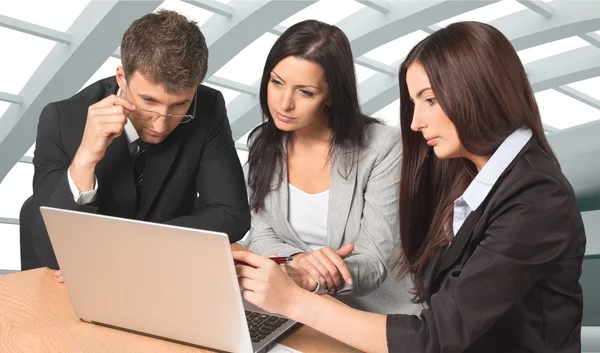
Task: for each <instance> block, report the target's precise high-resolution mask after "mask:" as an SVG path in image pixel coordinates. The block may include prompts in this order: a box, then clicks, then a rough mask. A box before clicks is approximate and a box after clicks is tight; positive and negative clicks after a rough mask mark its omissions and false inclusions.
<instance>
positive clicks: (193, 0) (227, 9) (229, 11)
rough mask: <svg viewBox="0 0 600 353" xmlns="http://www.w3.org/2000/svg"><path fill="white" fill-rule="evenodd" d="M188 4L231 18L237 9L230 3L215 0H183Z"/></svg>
mask: <svg viewBox="0 0 600 353" xmlns="http://www.w3.org/2000/svg"><path fill="white" fill-rule="evenodd" d="M182 1H183V2H187V3H188V4H191V5H194V6H197V7H199V8H201V9H204V10H207V11H210V12H213V13H216V14H217V15H220V16H223V17H227V18H231V17H233V15H234V14H235V9H234V8H233V7H231V6H229V5H228V4H223V3H220V2H218V1H215V0H202V1H199V0H182Z"/></svg>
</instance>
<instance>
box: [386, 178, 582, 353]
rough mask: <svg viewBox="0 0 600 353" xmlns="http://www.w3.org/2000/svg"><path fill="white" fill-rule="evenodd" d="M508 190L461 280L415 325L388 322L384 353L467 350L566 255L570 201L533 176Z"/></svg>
mask: <svg viewBox="0 0 600 353" xmlns="http://www.w3.org/2000/svg"><path fill="white" fill-rule="evenodd" d="M511 183H512V184H513V185H511V186H509V188H508V189H506V190H505V191H502V192H503V193H504V195H503V198H502V201H500V200H499V202H498V203H497V204H496V206H494V207H495V209H494V211H493V213H491V214H492V217H491V218H490V219H489V226H488V228H487V230H486V232H485V235H484V237H483V240H482V241H481V242H480V243H479V244H478V245H477V247H476V248H475V250H474V252H473V254H472V255H471V257H470V258H469V259H468V260H467V262H466V263H465V265H464V266H463V268H462V271H460V273H455V272H451V273H449V274H448V275H447V276H446V277H445V278H444V280H443V283H442V288H441V289H440V290H439V291H438V292H437V293H435V294H433V295H432V296H431V298H430V299H431V300H430V307H429V309H425V310H423V312H422V314H421V319H419V318H417V317H416V316H407V315H388V316H387V329H386V335H387V344H388V349H389V351H390V352H427V353H429V352H431V353H433V352H442V353H443V352H462V351H465V350H466V349H467V348H468V347H469V346H471V345H472V344H473V343H474V342H476V341H477V340H478V339H479V338H480V337H481V336H482V335H483V334H485V333H486V332H487V331H488V330H489V329H490V328H491V327H492V326H494V324H495V323H496V322H497V321H498V320H499V319H500V318H501V317H502V316H503V315H504V314H505V313H506V312H507V311H508V310H510V309H511V307H513V306H514V305H515V303H517V302H518V301H519V300H521V299H522V298H523V297H524V296H525V294H526V293H528V292H529V291H530V290H531V289H532V288H533V287H534V286H535V285H536V284H537V283H538V281H539V280H540V279H541V278H542V277H544V276H546V275H547V273H548V272H549V270H550V268H551V266H552V265H553V263H555V262H556V261H557V260H558V259H559V258H560V257H561V255H562V254H563V253H564V252H565V251H566V249H567V247H568V246H569V244H570V242H571V240H572V238H573V232H572V227H573V223H572V219H571V216H570V212H571V209H572V207H573V206H574V205H573V203H574V202H573V201H572V199H573V197H572V196H571V197H569V195H568V193H567V192H566V191H565V190H564V188H563V187H561V185H560V184H559V183H558V182H557V181H556V180H554V179H552V177H550V176H547V175H543V174H541V173H537V172H529V173H527V174H525V175H524V176H523V177H522V178H520V179H518V180H515V181H514V182H511ZM498 192H501V191H498ZM574 241H577V240H574Z"/></svg>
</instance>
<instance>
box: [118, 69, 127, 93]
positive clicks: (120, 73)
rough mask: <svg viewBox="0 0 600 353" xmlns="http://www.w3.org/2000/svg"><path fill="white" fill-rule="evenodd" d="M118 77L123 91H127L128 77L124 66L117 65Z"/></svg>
mask: <svg viewBox="0 0 600 353" xmlns="http://www.w3.org/2000/svg"><path fill="white" fill-rule="evenodd" d="M116 77H117V84H118V85H119V88H120V89H121V91H125V90H126V89H127V79H126V78H125V70H124V69H123V66H121V65H119V66H117V73H116Z"/></svg>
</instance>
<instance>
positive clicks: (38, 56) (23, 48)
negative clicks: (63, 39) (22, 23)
mask: <svg viewBox="0 0 600 353" xmlns="http://www.w3.org/2000/svg"><path fill="white" fill-rule="evenodd" d="M11 3H12V1H11ZM55 45H57V44H56V42H53V41H51V40H47V39H43V38H39V37H36V36H32V35H29V34H25V33H22V32H18V31H13V30H11V29H7V28H4V27H0V47H2V48H4V49H5V50H6V51H8V52H12V53H10V54H9V53H7V52H4V53H3V54H2V55H0V77H1V78H2V79H0V91H1V92H6V93H12V94H19V92H21V89H23V87H24V86H25V84H26V83H27V81H28V80H29V78H31V75H33V73H34V72H35V70H37V68H38V66H39V65H40V64H41V63H42V61H43V60H44V58H45V57H46V55H48V53H49V52H50V50H52V48H53V47H54V46H55ZM58 45H64V44H58ZM17 48H18V50H17Z"/></svg>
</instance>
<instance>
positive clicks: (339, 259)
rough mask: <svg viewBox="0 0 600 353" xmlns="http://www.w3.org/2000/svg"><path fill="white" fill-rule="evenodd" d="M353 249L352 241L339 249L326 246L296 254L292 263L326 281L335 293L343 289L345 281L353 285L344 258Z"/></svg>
mask: <svg viewBox="0 0 600 353" xmlns="http://www.w3.org/2000/svg"><path fill="white" fill-rule="evenodd" d="M353 250H354V244H352V243H350V244H346V245H344V246H342V247H341V248H340V249H339V250H337V251H334V250H332V249H330V248H327V247H325V248H322V249H319V250H316V251H313V252H311V253H306V254H297V255H294V261H292V263H291V265H292V266H294V267H296V268H298V269H304V270H306V271H307V272H308V273H309V274H310V275H311V276H312V277H313V278H315V279H319V281H321V282H324V283H326V284H327V289H329V293H330V294H334V293H336V292H337V291H339V290H340V289H342V287H343V286H344V283H343V281H346V283H348V284H349V285H352V275H351V274H350V270H349V269H348V266H347V265H346V263H345V262H344V258H345V257H347V256H348V255H350V254H351V253H352V251H353ZM315 284H316V282H315ZM313 289H314V288H313Z"/></svg>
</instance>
